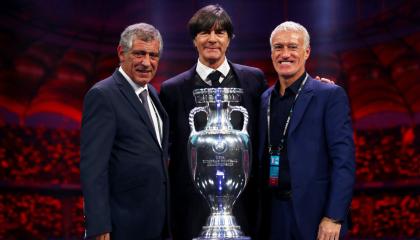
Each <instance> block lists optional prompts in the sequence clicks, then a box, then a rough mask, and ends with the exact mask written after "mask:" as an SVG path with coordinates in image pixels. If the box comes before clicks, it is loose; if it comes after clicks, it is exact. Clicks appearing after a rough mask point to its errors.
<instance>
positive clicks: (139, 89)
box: [118, 66, 148, 95]
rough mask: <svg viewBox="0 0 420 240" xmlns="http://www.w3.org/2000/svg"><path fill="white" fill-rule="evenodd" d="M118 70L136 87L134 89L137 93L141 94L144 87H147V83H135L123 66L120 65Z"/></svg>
mask: <svg viewBox="0 0 420 240" xmlns="http://www.w3.org/2000/svg"><path fill="white" fill-rule="evenodd" d="M118 71H119V72H120V73H121V74H122V75H123V77H124V78H125V80H127V82H128V83H129V84H130V86H131V87H132V88H133V89H134V91H135V92H136V94H137V95H139V94H140V93H141V92H143V90H144V89H146V90H148V89H147V84H145V85H144V87H142V86H140V85H139V84H137V83H135V82H134V81H133V80H132V79H131V78H130V77H129V76H128V75H127V73H125V72H124V70H123V69H122V67H121V66H120V67H119V68H118Z"/></svg>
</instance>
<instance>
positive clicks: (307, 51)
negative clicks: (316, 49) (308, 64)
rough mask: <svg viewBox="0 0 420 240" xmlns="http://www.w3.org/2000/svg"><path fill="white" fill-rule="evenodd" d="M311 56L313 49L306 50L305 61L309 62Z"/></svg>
mask: <svg viewBox="0 0 420 240" xmlns="http://www.w3.org/2000/svg"><path fill="white" fill-rule="evenodd" d="M309 55H311V47H307V48H306V49H305V60H308V58H309Z"/></svg>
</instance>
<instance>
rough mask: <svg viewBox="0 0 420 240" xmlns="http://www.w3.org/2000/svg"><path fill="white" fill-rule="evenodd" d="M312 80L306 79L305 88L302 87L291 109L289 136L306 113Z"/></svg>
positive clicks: (310, 95) (311, 93) (310, 96)
mask: <svg viewBox="0 0 420 240" xmlns="http://www.w3.org/2000/svg"><path fill="white" fill-rule="evenodd" d="M312 81H313V80H312V78H311V77H308V81H307V82H306V84H305V86H303V89H302V92H301V93H300V95H299V96H298V98H297V100H296V104H295V107H294V109H293V115H292V119H291V120H290V130H289V135H290V134H291V133H292V132H293V131H294V130H295V129H296V127H297V126H298V125H299V123H300V121H301V120H302V117H303V115H304V113H305V111H306V107H307V106H308V104H309V102H310V101H311V98H312V96H313V92H312V90H313V86H312Z"/></svg>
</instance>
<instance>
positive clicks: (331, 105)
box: [325, 87, 356, 221]
mask: <svg viewBox="0 0 420 240" xmlns="http://www.w3.org/2000/svg"><path fill="white" fill-rule="evenodd" d="M325 117H326V123H325V134H326V138H327V144H328V152H329V157H330V160H331V163H330V164H331V182H330V191H329V196H328V205H327V208H326V212H325V215H326V216H327V217H330V218H333V219H335V220H340V221H344V220H345V219H346V216H347V213H348V209H349V207H350V203H351V199H352V195H353V186H354V183H355V171H356V167H355V165H356V164H355V153H354V141H353V129H352V126H351V117H350V106H349V102H348V99H347V95H346V93H345V91H344V89H343V88H341V87H334V88H333V91H332V93H331V94H330V96H329V98H328V100H327V108H326V116H325Z"/></svg>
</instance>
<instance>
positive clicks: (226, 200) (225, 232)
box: [188, 88, 251, 240]
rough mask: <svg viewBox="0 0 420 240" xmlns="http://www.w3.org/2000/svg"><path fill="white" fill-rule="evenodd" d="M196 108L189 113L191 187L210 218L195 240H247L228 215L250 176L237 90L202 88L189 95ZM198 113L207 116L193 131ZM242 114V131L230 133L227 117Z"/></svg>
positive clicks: (245, 119) (248, 150) (245, 118)
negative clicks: (198, 195) (202, 201)
mask: <svg viewBox="0 0 420 240" xmlns="http://www.w3.org/2000/svg"><path fill="white" fill-rule="evenodd" d="M193 94H194V98H195V101H196V103H197V105H198V107H196V108H194V109H192V110H191V112H190V115H189V124H190V126H191V134H190V137H189V141H188V154H189V160H190V166H191V173H192V179H193V182H194V185H195V187H196V188H197V189H198V190H199V191H200V193H201V194H202V195H203V196H204V198H205V199H206V201H207V202H208V204H209V206H210V210H211V214H210V216H209V217H208V219H207V223H206V225H205V226H203V229H202V231H201V234H200V236H199V237H197V238H195V239H196V240H202V239H207V240H208V239H235V240H249V239H251V238H250V237H246V236H244V235H243V233H242V231H241V228H240V226H239V225H238V224H237V223H236V220H235V217H234V216H233V214H232V209H233V205H234V203H235V201H236V199H237V198H238V196H239V195H240V194H241V192H242V191H243V190H244V188H245V185H246V183H247V181H248V176H249V172H250V161H251V159H250V156H251V142H250V138H249V135H248V132H247V130H246V129H247V125H248V112H247V111H246V109H245V108H243V107H241V106H238V104H240V102H241V98H242V95H243V90H242V89H240V88H205V89H197V90H194V91H193ZM199 112H204V113H205V115H206V116H207V122H206V126H205V127H204V129H203V130H201V131H196V127H195V123H194V119H195V115H196V114H197V113H199ZM233 112H240V113H242V114H243V126H242V129H239V130H237V129H234V128H233V126H232V123H231V121H230V120H231V114H232V113H233Z"/></svg>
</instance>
